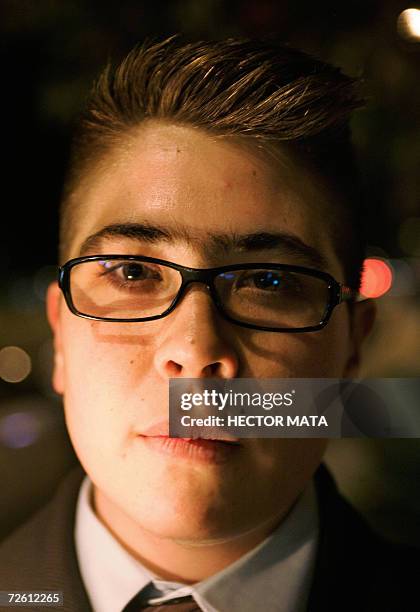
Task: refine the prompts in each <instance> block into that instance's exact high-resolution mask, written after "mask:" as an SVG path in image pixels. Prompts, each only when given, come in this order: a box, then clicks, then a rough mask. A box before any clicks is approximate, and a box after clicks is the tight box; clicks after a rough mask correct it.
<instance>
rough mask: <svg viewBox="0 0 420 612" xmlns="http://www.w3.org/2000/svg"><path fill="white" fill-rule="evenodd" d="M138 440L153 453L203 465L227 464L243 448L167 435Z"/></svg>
mask: <svg viewBox="0 0 420 612" xmlns="http://www.w3.org/2000/svg"><path fill="white" fill-rule="evenodd" d="M137 438H138V439H139V440H140V441H141V442H142V443H143V444H145V445H146V446H147V447H148V448H149V449H151V450H152V451H156V452H158V453H160V454H164V455H170V456H172V457H176V458H179V459H184V460H189V461H198V462H201V463H215V464H219V463H226V462H227V461H229V460H231V459H233V458H234V456H235V455H237V453H238V452H239V451H240V449H241V448H242V446H241V445H240V444H238V443H232V442H226V441H222V440H209V439H203V438H195V439H192V438H170V437H169V436H166V435H162V436H160V435H153V436H150V435H139V436H137Z"/></svg>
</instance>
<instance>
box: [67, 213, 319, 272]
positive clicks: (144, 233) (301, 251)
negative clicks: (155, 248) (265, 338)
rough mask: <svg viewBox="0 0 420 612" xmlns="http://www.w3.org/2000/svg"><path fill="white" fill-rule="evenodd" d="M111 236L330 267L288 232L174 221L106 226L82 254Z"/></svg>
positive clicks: (211, 253)
mask: <svg viewBox="0 0 420 612" xmlns="http://www.w3.org/2000/svg"><path fill="white" fill-rule="evenodd" d="M112 238H128V239H131V240H135V241H137V242H142V243H148V244H159V243H168V244H175V243H176V242H183V243H185V244H187V245H189V246H199V247H200V248H201V249H202V250H204V251H205V253H206V254H207V255H208V256H215V255H220V252H222V253H224V254H229V253H232V252H240V253H243V252H245V253H255V252H257V251H273V252H274V251H278V252H280V254H284V255H289V256H294V257H298V258H299V259H300V260H301V261H302V262H303V263H304V264H306V265H309V266H312V267H316V268H324V269H326V268H328V267H329V266H328V261H327V259H326V258H325V257H324V256H323V255H322V254H321V253H320V252H319V251H318V250H317V249H315V248H314V247H311V246H310V245H308V244H306V243H305V242H303V240H301V238H299V236H296V235H295V234H292V233H289V232H283V231H282V232H270V231H264V230H263V231H257V232H252V233H246V234H238V233H236V232H225V233H214V232H211V231H197V230H196V229H195V228H191V227H187V226H185V225H180V224H179V223H174V224H173V225H171V226H170V227H168V226H166V227H165V226H162V225H156V224H151V223H149V222H142V223H115V224H111V225H107V226H105V227H103V228H102V229H100V230H99V231H97V232H95V233H94V234H92V235H90V236H88V237H87V238H86V239H85V240H84V241H83V243H82V245H81V247H80V250H79V257H82V256H84V255H88V254H94V252H95V250H98V249H99V248H103V246H104V244H106V242H108V241H110V240H112ZM121 254H122V253H121Z"/></svg>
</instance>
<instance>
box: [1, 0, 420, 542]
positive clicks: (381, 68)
mask: <svg viewBox="0 0 420 612" xmlns="http://www.w3.org/2000/svg"><path fill="white" fill-rule="evenodd" d="M409 6H415V5H410V4H407V3H405V2H399V1H390V0H388V1H386V0H385V1H384V0H382V1H371V2H365V1H353V2H351V3H348V2H339V1H338V0H336V1H335V2H333V1H326V2H309V1H306V2H304V1H299V0H294V1H293V0H286V1H277V2H275V1H273V0H233V1H230V2H223V1H221V0H200V1H196V0H185V1H181V0H178V1H173V2H162V1H154V2H142V1H139V0H137V1H122V2H118V3H117V2H107V3H106V4H105V3H103V2H94V1H92V2H86V1H81V0H79V1H75V0H74V1H70V0H61V1H53V0H37V1H36V2H33V1H32V0H2V3H1V5H0V39H1V46H0V66H1V92H2V93H1V96H0V121H1V148H0V150H1V170H2V172H1V177H2V181H1V194H2V198H1V217H0V227H1V240H0V275H1V276H0V279H1V284H0V461H1V464H0V479H1V481H2V496H1V498H0V522H1V524H0V537H1V536H2V534H5V533H6V532H8V531H9V530H10V529H11V528H12V527H13V526H14V525H16V524H18V523H19V522H20V521H22V520H23V519H24V518H26V516H27V515H28V514H29V513H30V512H31V511H32V510H33V509H35V508H36V507H38V506H39V505H40V504H41V503H42V501H43V500H44V499H45V497H46V496H47V495H49V494H50V493H51V491H52V489H53V487H54V484H55V483H56V482H57V480H58V479H59V478H60V477H61V475H62V474H63V473H64V472H65V471H66V469H68V467H69V466H70V465H71V464H72V463H73V462H74V461H75V458H74V456H73V454H72V451H71V449H70V444H69V441H68V439H67V435H66V433H65V427H64V421H63V415H62V410H61V403H60V401H59V398H58V397H56V396H55V394H54V393H53V391H52V389H51V385H50V374H51V358H52V346H51V337H50V332H49V330H48V326H47V324H46V320H45V315H44V292H45V288H46V286H47V284H48V282H49V280H50V279H51V278H53V276H54V274H55V267H54V266H55V264H56V261H57V255H56V250H57V238H58V231H57V230H58V202H59V198H60V190H61V184H62V179H63V173H64V168H65V163H66V159H67V156H68V150H69V139H70V131H69V129H70V122H71V119H72V118H73V117H74V115H75V113H76V112H77V111H78V110H79V108H80V107H81V104H82V102H83V97H84V96H85V95H86V93H87V91H88V88H89V85H90V83H91V81H92V79H93V78H94V77H95V76H96V74H97V73H98V71H99V70H100V68H101V67H102V66H103V64H104V63H105V62H106V60H107V59H108V57H112V58H115V59H118V58H119V57H121V56H122V55H123V54H125V53H126V52H127V51H128V50H129V49H130V48H131V47H132V45H134V44H135V43H137V42H138V41H139V40H142V39H144V38H145V37H146V36H152V37H154V36H157V37H163V36H166V35H171V34H173V33H178V32H179V33H183V34H185V35H186V37H188V38H190V39H197V38H200V37H203V38H216V39H218V38H223V37H227V36H237V35H250V36H254V35H266V34H271V35H273V36H276V37H278V38H279V39H281V40H283V41H286V42H288V43H290V44H291V45H293V46H297V47H300V48H302V49H304V50H305V51H308V52H311V53H314V54H316V55H318V56H319V57H321V58H322V59H324V60H327V61H330V62H333V63H335V64H337V65H339V66H341V67H342V68H343V69H344V71H345V72H347V73H348V74H350V75H353V76H359V77H362V78H363V79H364V81H365V94H366V96H367V98H368V107H367V109H366V110H363V111H361V112H359V113H358V114H357V116H356V117H355V118H354V121H353V134H354V142H355V145H356V147H357V152H358V157H359V163H360V166H361V168H362V171H363V177H364V182H365V188H366V191H367V194H368V198H367V201H368V203H369V208H368V225H369V227H368V236H369V253H370V254H371V255H372V256H377V257H381V258H383V259H385V260H387V261H389V262H390V264H391V266H392V269H393V272H394V284H393V287H392V288H391V290H390V292H388V294H387V295H386V296H384V297H382V298H380V299H379V300H378V306H379V316H378V322H377V325H376V327H375V329H374V332H373V334H372V335H371V338H370V340H369V343H368V346H367V349H366V361H365V366H364V370H363V374H364V375H365V376H378V377H379V376H388V377H398V376H419V372H420V360H419V332H418V330H419V319H420V308H419V301H418V293H419V286H420V208H419V204H418V195H417V194H418V179H419V171H418V166H419V164H418V162H419V138H418V135H419V134H418V118H419V109H420V105H419V95H418V94H419V88H420V87H419V79H418V72H419V69H418V63H419V62H418V60H419V55H420V54H419V50H420V43H419V42H418V39H417V41H416V40H414V39H410V38H407V36H406V35H404V31H403V30H402V29H401V27H400V28H399V27H398V16H399V15H400V13H401V12H402V11H403V10H404V9H406V8H408V7H409ZM419 8H420V7H419ZM8 347H19V348H20V349H22V351H24V353H22V352H20V353H18V354H17V355H16V354H15V353H13V351H12V352H11V353H10V351H9V352H7V351H6V352H4V351H3V353H2V349H5V348H6V349H7V348H8ZM22 355H23V357H22ZM25 355H26V356H27V357H25ZM28 358H29V359H30V364H31V366H30V372H28V375H27V376H23V375H22V376H23V378H22V380H20V381H19V382H11V381H10V380H9V378H10V376H9V375H8V374H7V372H9V370H10V367H11V368H12V370H13V368H17V370H18V371H19V368H22V367H23V370H24V369H25V368H24V366H25V359H26V360H28ZM22 359H23V365H22V363H21V360H22ZM8 360H9V361H8ZM13 360H15V361H16V363H15V361H14V362H13V363H11V362H12V361H13ZM19 360H20V361H19ZM2 368H3V369H2ZM2 372H3V373H4V372H6V374H3V375H2ZM18 378H19V377H18ZM327 461H328V463H329V465H330V466H331V469H332V470H333V472H334V474H335V476H336V478H337V480H338V482H339V485H340V487H341V488H342V490H343V491H344V493H345V494H346V495H347V496H348V497H350V499H351V500H352V501H353V503H354V504H355V505H356V506H358V507H359V508H360V509H361V510H362V511H363V512H364V513H365V514H366V516H367V517H368V519H369V520H370V521H371V522H372V524H373V526H374V527H375V528H377V529H379V530H380V531H383V532H384V533H386V534H387V535H389V536H390V537H392V538H394V539H398V540H403V541H416V542H417V543H419V544H420V519H419V517H420V493H419V490H418V487H416V481H417V482H418V479H419V476H420V442H419V440H414V439H413V440H388V441H381V440H340V441H337V442H334V443H332V444H331V447H330V449H329V451H328V452H327ZM401 518H403V520H401Z"/></svg>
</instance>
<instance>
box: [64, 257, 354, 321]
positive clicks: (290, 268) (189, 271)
mask: <svg viewBox="0 0 420 612" xmlns="http://www.w3.org/2000/svg"><path fill="white" fill-rule="evenodd" d="M104 259H106V260H118V259H120V260H121V259H122V260H124V261H139V262H142V261H144V262H149V263H155V264H159V265H163V266H167V267H168V268H173V269H174V270H177V271H178V272H179V273H180V274H181V278H182V282H181V286H180V288H179V290H178V293H177V294H176V296H175V298H174V299H173V300H172V302H171V304H170V305H169V307H168V308H167V309H166V310H165V311H164V312H163V313H161V314H159V315H153V316H151V317H137V318H135V319H120V318H105V317H95V316H93V315H88V314H85V313H82V312H80V311H79V310H77V308H76V307H75V306H74V303H73V299H72V296H71V290H70V273H71V269H72V268H73V267H74V266H77V265H78V264H80V263H83V262H87V261H101V260H104ZM253 268H257V269H259V270H284V271H287V272H298V273H301V274H306V275H308V276H313V277H315V278H319V279H321V280H324V281H326V283H327V285H328V287H327V288H328V302H327V305H326V308H325V311H324V313H323V315H322V318H321V321H320V322H319V323H318V324H317V325H312V326H307V327H282V328H278V327H266V326H262V325H254V324H252V323H246V322H245V321H238V320H236V319H234V318H232V317H231V316H230V315H229V314H227V313H226V312H225V310H224V309H223V304H222V303H221V301H220V299H219V296H218V294H217V291H216V288H215V286H214V278H215V277H216V276H218V275H219V274H221V273H223V272H230V271H233V270H249V269H253ZM191 283H203V284H205V285H206V287H207V288H208V290H209V292H210V295H211V297H212V299H213V302H214V304H215V305H216V307H217V310H218V311H219V313H220V314H221V315H222V316H223V317H224V318H225V319H226V320H228V321H230V322H231V323H234V324H235V325H240V326H241V327H247V328H249V329H256V330H259V331H270V332H276V333H277V332H279V333H301V332H311V331H318V330H320V329H322V328H323V327H325V326H326V324H327V323H328V321H329V319H330V317H331V314H332V312H333V310H334V308H335V307H336V306H338V304H341V303H342V302H345V301H354V300H355V299H356V297H357V296H358V292H357V291H356V290H354V289H352V288H351V287H347V286H346V285H344V284H342V283H339V282H338V281H336V280H335V278H333V277H332V276H331V275H330V274H328V272H323V271H321V270H315V269H313V268H307V267H305V266H295V265H290V264H279V263H260V262H255V263H242V264H231V265H227V266H220V267H217V268H189V267H187V266H181V265H179V264H175V263H173V262H171V261H166V260H165V259H157V258H156V257H147V256H142V255H106V254H104V255H87V256H84V257H75V258H74V259H70V260H69V261H67V262H66V263H65V264H63V265H62V266H60V268H59V270H58V285H59V287H60V289H61V291H62V292H63V295H64V299H65V301H66V304H67V306H68V308H69V310H70V311H71V312H72V313H73V314H75V315H76V316H78V317H82V318H84V319H91V320H93V321H107V322H110V323H136V322H143V321H154V320H156V319H163V318H164V317H166V316H167V315H169V314H170V313H171V312H172V311H173V310H174V309H175V308H176V306H177V305H178V304H179V302H180V301H181V299H182V297H183V295H184V293H185V291H186V288H187V287H188V285H190V284H191Z"/></svg>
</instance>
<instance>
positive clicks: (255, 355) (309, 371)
mask: <svg viewBox="0 0 420 612" xmlns="http://www.w3.org/2000/svg"><path fill="white" fill-rule="evenodd" d="M349 346H350V341H349V324H348V317H347V313H346V311H345V309H344V308H343V309H342V310H341V312H338V309H336V312H334V313H333V315H332V317H331V319H330V321H329V323H328V324H327V326H326V327H324V329H322V330H320V331H317V332H312V333H301V334H287V333H284V334H283V333H281V334H280V333H279V334H276V333H266V334H262V333H260V332H257V333H255V334H250V335H249V336H248V337H245V336H244V338H243V339H242V347H243V351H242V357H243V372H241V374H240V376H241V377H247V376H249V377H256V378H329V377H331V378H335V377H337V378H339V377H341V376H342V374H343V371H344V366H345V363H346V361H347V356H348V352H349Z"/></svg>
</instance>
